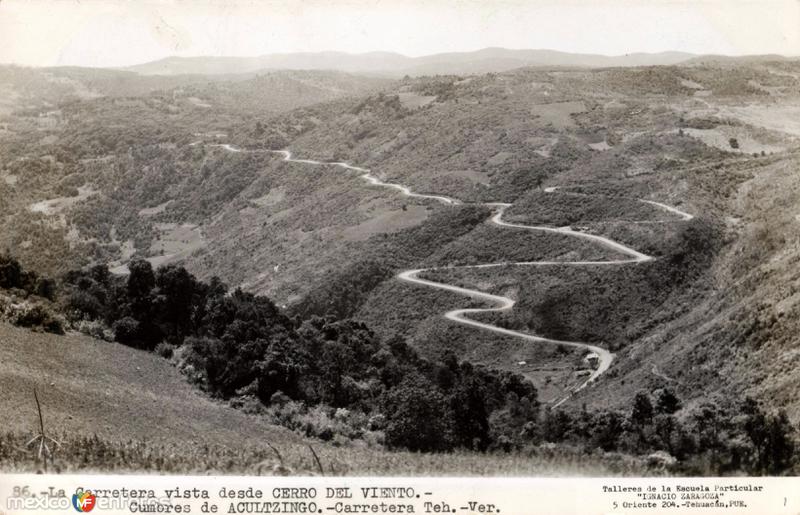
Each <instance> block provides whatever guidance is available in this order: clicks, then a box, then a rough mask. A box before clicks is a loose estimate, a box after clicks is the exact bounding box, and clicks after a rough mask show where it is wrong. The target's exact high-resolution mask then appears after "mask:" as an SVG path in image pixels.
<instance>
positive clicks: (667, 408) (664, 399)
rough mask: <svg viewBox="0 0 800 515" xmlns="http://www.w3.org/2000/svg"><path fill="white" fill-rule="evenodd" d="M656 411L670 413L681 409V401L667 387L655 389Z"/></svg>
mask: <svg viewBox="0 0 800 515" xmlns="http://www.w3.org/2000/svg"><path fill="white" fill-rule="evenodd" d="M655 394H656V406H655V410H656V413H664V414H667V415H671V414H672V413H675V412H676V411H678V410H679V409H681V401H680V399H678V397H677V396H676V395H675V392H673V391H672V390H671V389H669V388H662V389H660V390H656V392H655Z"/></svg>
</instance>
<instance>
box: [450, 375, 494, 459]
mask: <svg viewBox="0 0 800 515" xmlns="http://www.w3.org/2000/svg"><path fill="white" fill-rule="evenodd" d="M481 390H482V385H481V384H480V382H479V381H478V380H477V379H476V378H475V377H474V376H472V375H470V376H467V377H466V378H463V379H461V380H460V381H459V382H458V384H457V385H456V386H455V388H454V391H453V394H452V395H451V396H450V399H449V400H450V402H449V404H450V410H451V411H452V413H453V432H454V437H455V442H454V443H455V444H456V445H458V446H461V447H465V448H467V449H473V450H481V451H482V450H485V449H486V447H487V446H488V445H489V419H488V416H489V415H488V413H487V409H486V404H485V402H484V395H483V392H482V391H481Z"/></svg>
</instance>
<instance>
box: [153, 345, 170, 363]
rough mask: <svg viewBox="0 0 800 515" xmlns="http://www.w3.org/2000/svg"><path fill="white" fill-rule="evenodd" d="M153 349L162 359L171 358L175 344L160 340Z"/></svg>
mask: <svg viewBox="0 0 800 515" xmlns="http://www.w3.org/2000/svg"><path fill="white" fill-rule="evenodd" d="M154 350H155V353H156V354H158V355H159V356H161V357H162V358H164V359H172V356H173V355H174V354H175V346H174V345H172V344H171V343H167V342H160V343H159V344H158V345H156V348H155V349H154Z"/></svg>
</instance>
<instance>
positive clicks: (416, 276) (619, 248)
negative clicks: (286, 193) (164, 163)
mask: <svg viewBox="0 0 800 515" xmlns="http://www.w3.org/2000/svg"><path fill="white" fill-rule="evenodd" d="M218 146H220V147H222V148H224V149H225V150H228V151H229V152H271V153H276V154H280V155H282V156H283V160H284V161H287V162H291V163H301V164H308V165H323V166H337V167H340V168H343V169H346V170H350V171H354V172H358V173H360V174H361V175H360V177H361V178H362V179H363V180H365V181H367V182H368V183H369V184H370V185H373V186H381V187H386V188H391V189H395V190H397V191H399V192H400V193H402V194H403V195H406V196H408V197H414V198H420V199H427V200H435V201H437V202H440V203H442V204H447V205H459V204H464V203H463V202H461V201H460V200H458V199H455V198H452V197H447V196H443V195H427V194H423V193H415V192H413V191H411V189H410V188H408V187H407V186H403V185H402V184H396V183H389V182H384V181H382V180H380V179H378V178H377V177H375V176H374V175H372V174H371V172H370V170H369V169H367V168H361V167H358V166H353V165H350V164H348V163H344V162H341V161H316V160H312V159H297V158H294V157H292V153H291V152H290V151H289V150H266V151H250V150H242V149H239V148H236V147H234V146H232V145H228V144H223V145H218ZM557 189H559V188H558V187H557V186H552V187H548V188H545V189H544V191H545V192H546V193H555V192H556V190H557ZM640 201H641V202H645V203H648V204H651V205H653V206H656V207H658V208H660V209H663V210H664V211H667V212H669V213H671V214H674V215H677V216H678V217H680V220H665V221H686V220H691V219H692V218H693V216H692V215H691V214H689V213H685V212H683V211H681V210H679V209H677V208H674V207H672V206H668V205H666V204H662V203H660V202H655V201H652V200H643V199H641V200H640ZM475 205H482V206H487V207H490V208H492V210H493V211H494V214H493V215H492V218H491V223H493V224H494V225H497V226H499V227H511V228H515V229H526V230H531V231H540V232H549V233H557V234H566V235H569V236H574V237H576V238H582V239H585V240H589V241H592V242H594V243H597V244H599V245H601V246H603V247H605V248H607V249H609V250H611V251H614V252H616V253H618V254H620V257H619V258H617V259H610V260H606V261H515V262H498V263H485V264H480V265H463V266H451V267H434V268H419V269H414V270H405V271H403V272H400V273H399V274H397V276H396V277H397V278H398V279H399V280H401V281H405V282H409V283H412V284H416V285H420V286H426V287H429V288H437V289H440V290H445V291H450V292H453V293H457V294H460V295H464V296H466V297H470V298H473V299H476V300H479V301H483V302H486V303H488V304H490V305H491V307H486V308H469V309H454V310H452V311H448V312H447V313H445V314H444V316H445V318H447V319H448V320H452V321H454V322H457V323H460V324H464V325H468V326H471V327H476V328H478V329H483V330H486V331H491V332H493V333H496V334H503V335H506V336H512V337H515V338H522V339H523V340H525V341H529V342H533V343H539V344H550V345H565V346H568V347H573V348H578V349H582V350H584V351H586V352H588V353H594V354H595V355H596V356H597V359H598V362H597V366H596V368H594V370H592V372H591V374H590V375H589V376H588V377H587V378H586V380H585V381H583V382H582V383H580V384H578V385H577V386H574V387H573V388H572V389H570V390H569V393H568V395H567V396H566V397H564V398H562V399H560V400H558V401H557V402H555V403H554V404H553V406H552V407H554V408H555V407H558V406H560V405H561V404H563V403H564V402H566V401H567V400H568V399H569V398H570V397H572V395H574V394H575V393H577V392H579V391H581V390H583V389H584V388H586V387H587V386H588V385H589V384H591V383H593V382H594V381H595V380H597V378H598V377H600V376H601V375H602V374H604V373H605V372H606V371H607V370H608V369H609V367H610V366H611V363H612V361H613V360H614V354H612V353H611V352H610V351H609V350H608V349H604V348H602V347H598V346H597V345H592V344H589V343H583V342H573V341H566V340H556V339H552V338H546V337H543V336H536V335H533V334H529V333H524V332H520V331H514V330H512V329H506V328H503V327H499V326H496V325H492V324H489V323H486V322H479V321H477V320H474V319H472V318H469V317H468V316H467V315H470V314H477V313H489V312H503V311H509V310H511V309H512V308H513V307H514V304H515V301H514V300H513V299H511V298H509V297H504V296H501V295H493V294H490V293H485V292H482V291H478V290H471V289H469V288H462V287H460V286H454V285H452V284H447V283H440V282H436V281H431V280H429V279H423V278H421V277H420V275H421V274H424V273H426V272H433V271H435V270H445V269H446V270H466V269H483V268H494V267H503V266H554V265H562V266H563V265H569V266H609V265H626V264H638V263H646V262H648V261H653V260H654V259H655V258H653V257H652V256H648V255H646V254H643V253H641V252H639V251H637V250H635V249H632V248H630V247H628V246H626V245H623V244H621V243H618V242H616V241H613V240H611V239H609V238H605V237H603V236H599V235H596V234H590V233H586V232H581V231H576V230H573V229H571V228H569V227H562V228H554V227H548V226H541V225H524V224H519V223H512V222H507V221H505V220H503V214H504V213H505V212H506V210H507V209H508V208H509V207H511V204H506V203H502V202H488V203H480V204H475ZM657 222H664V221H657Z"/></svg>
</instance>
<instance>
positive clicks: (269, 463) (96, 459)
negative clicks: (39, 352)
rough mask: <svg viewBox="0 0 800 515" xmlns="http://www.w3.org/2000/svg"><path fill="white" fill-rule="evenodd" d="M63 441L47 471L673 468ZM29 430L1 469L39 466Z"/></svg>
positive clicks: (603, 472) (522, 454)
mask: <svg viewBox="0 0 800 515" xmlns="http://www.w3.org/2000/svg"><path fill="white" fill-rule="evenodd" d="M54 436H55V437H57V438H58V440H59V441H60V443H61V445H60V446H59V448H58V451H57V452H56V453H54V456H53V458H52V459H51V461H50V464H51V466H50V468H49V472H55V473H70V472H103V473H119V474H125V473H139V474H141V473H144V474H147V473H153V474H189V475H206V474H208V475H212V474H214V475H216V474H223V475H321V474H324V475H330V476H341V475H388V476H408V475H422V476H425V475H444V476H563V475H581V476H609V475H610V476H633V475H637V476H638V475H663V474H667V473H670V474H674V473H676V471H667V470H665V469H664V468H659V467H652V466H650V467H648V465H647V462H646V460H644V459H640V458H635V457H631V456H625V455H622V454H617V453H602V452H597V453H589V454H587V453H586V452H585V451H584V450H581V449H577V448H554V447H549V446H540V447H537V448H530V449H528V450H524V451H517V452H514V453H504V452H497V453H485V454H484V453H474V452H461V451H459V452H452V453H411V452H386V451H384V452H380V453H377V452H375V451H374V450H371V449H366V448H363V447H361V446H357V445H354V446H345V447H338V448H331V447H322V448H317V449H315V450H314V452H312V450H311V449H309V446H308V445H306V444H300V443H292V444H286V445H285V446H279V451H278V452H276V450H277V449H275V448H273V447H272V446H271V445H270V444H268V443H267V442H265V443H264V445H263V447H261V448H254V447H253V446H249V447H235V446H221V445H208V444H202V443H200V444H198V443H194V442H186V443H184V444H181V445H177V446H176V445H174V444H164V443H159V442H148V441H143V440H127V441H113V440H109V439H106V438H103V437H100V436H97V435H91V436H76V435H70V434H64V435H61V434H56V435H54ZM29 438H30V436H29V435H25V434H21V433H14V432H2V433H0V470H1V471H3V472H17V473H32V472H43V470H42V469H41V468H40V466H39V464H38V462H37V461H35V460H34V459H33V455H32V453H31V450H30V449H28V448H26V447H25V442H26V441H27V440H29Z"/></svg>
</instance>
